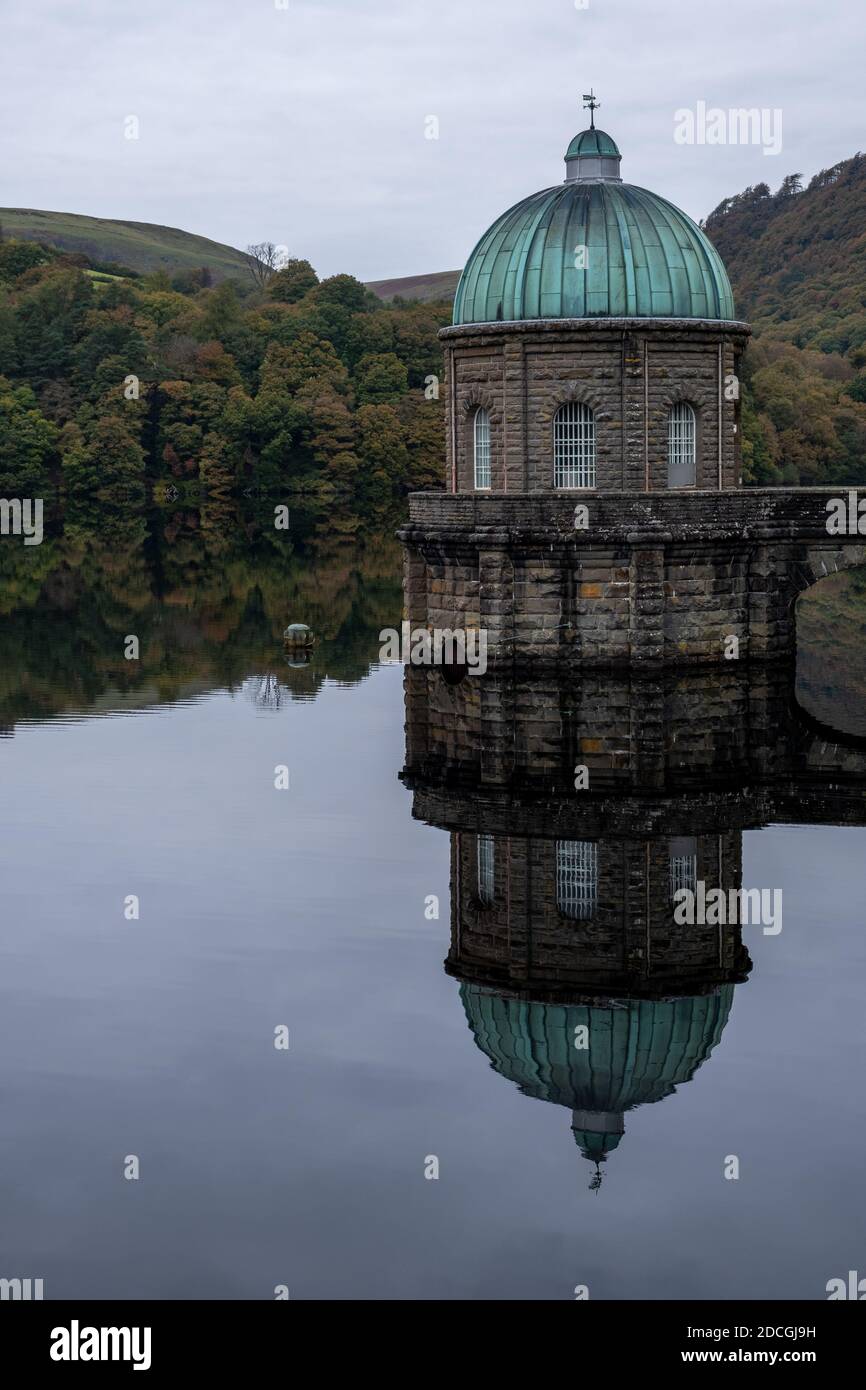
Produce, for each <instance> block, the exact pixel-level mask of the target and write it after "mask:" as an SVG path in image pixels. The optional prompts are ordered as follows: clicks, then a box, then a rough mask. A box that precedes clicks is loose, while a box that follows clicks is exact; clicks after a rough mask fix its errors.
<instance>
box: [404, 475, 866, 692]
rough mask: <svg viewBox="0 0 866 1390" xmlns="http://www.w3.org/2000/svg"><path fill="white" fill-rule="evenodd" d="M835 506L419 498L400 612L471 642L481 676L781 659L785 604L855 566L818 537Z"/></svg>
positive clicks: (773, 492) (796, 499)
mask: <svg viewBox="0 0 866 1390" xmlns="http://www.w3.org/2000/svg"><path fill="white" fill-rule="evenodd" d="M838 492H839V490H838V489H835V490H834V489H826V488H814V489H813V488H802V489H781V488H780V489H748V490H742V489H730V490H727V491H721V492H719V491H694V490H692V491H684V492H658V493H647V492H641V493H620V492H597V493H593V494H587V495H584V496H582V497H581V498H580V499H579V500H578V501H577V502H576V501H575V494H570V495H568V496H563V495H560V494H551V493H548V494H539V493H532V492H529V493H510V494H502V493H499V494H488V495H485V496H479V495H478V494H466V493H463V494H460V493H458V494H456V495H455V494H446V493H442V494H415V495H413V496H412V497H411V498H410V507H409V511H410V516H409V524H408V526H406V527H405V528H404V529H403V530H402V531H401V533H400V536H401V539H402V540H403V541H404V545H405V547H406V556H407V561H406V576H405V592H406V611H407V614H410V613H411V614H412V615H414V616H413V619H412V620H413V621H415V622H417V623H419V624H420V625H422V626H430V627H437V628H465V627H475V626H479V627H481V628H482V629H483V630H484V631H485V632H486V633H487V642H488V662H489V663H490V664H492V665H499V664H502V663H506V664H508V663H511V664H514V663H516V664H521V663H523V664H526V665H530V666H533V667H536V668H539V667H545V666H551V667H555V666H556V665H557V664H559V663H563V662H564V663H566V664H575V665H581V666H591V665H624V664H631V663H642V664H647V663H649V664H653V663H655V664H663V663H672V664H702V663H715V662H722V661H725V660H742V659H746V658H759V659H765V658H777V657H790V656H791V655H792V653H793V651H794V646H795V631H796V620H795V612H794V607H795V600H796V597H797V595H798V594H799V593H800V592H802V591H803V589H805V588H806V587H808V586H809V584H811V583H813V582H814V580H815V579H816V578H818V577H820V576H821V574H822V573H827V572H830V571H832V570H833V569H838V568H841V567H844V566H845V565H846V564H859V563H861V562H862V558H863V555H864V547H863V541H862V537H859V536H857V535H856V534H855V535H852V536H851V538H850V540H849V539H848V538H847V537H841V538H835V537H834V538H832V539H831V538H830V537H829V536H828V533H827V519H828V510H827V504H828V501H829V500H830V499H831V498H833V497H835V496H837V495H838ZM576 507H577V509H578V512H581V511H582V509H585V511H583V512H582V514H581V515H578V513H576V510H575V508H576ZM576 522H578V523H579V524H578V525H577V528H576Z"/></svg>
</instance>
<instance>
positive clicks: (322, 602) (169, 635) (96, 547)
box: [0, 501, 402, 722]
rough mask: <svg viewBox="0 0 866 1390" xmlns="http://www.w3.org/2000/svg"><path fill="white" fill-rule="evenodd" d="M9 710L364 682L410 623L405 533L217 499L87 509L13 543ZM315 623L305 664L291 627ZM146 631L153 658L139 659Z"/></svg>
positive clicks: (4, 582)
mask: <svg viewBox="0 0 866 1390" xmlns="http://www.w3.org/2000/svg"><path fill="white" fill-rule="evenodd" d="M0 595H2V600H0V720H2V722H14V721H15V720H16V719H20V718H23V717H28V716H29V717H45V716H49V715H52V714H56V713H60V712H62V711H64V710H68V709H77V710H86V709H87V708H88V706H91V705H92V704H93V703H94V702H96V701H97V700H99V701H101V702H104V701H105V700H106V699H107V700H108V702H109V704H110V703H111V702H112V701H113V700H117V701H119V702H123V701H124V700H126V699H133V698H135V697H136V696H138V697H139V698H140V699H142V700H145V701H147V702H151V701H155V702H161V701H170V700H173V699H177V698H179V697H181V696H184V695H189V694H191V693H193V692H198V691H201V690H202V689H207V688H211V687H215V686H219V687H226V688H229V689H237V688H239V687H240V686H241V685H242V683H243V682H244V681H245V680H247V679H248V678H249V677H251V676H252V677H254V684H253V686H252V698H253V699H254V700H255V702H256V703H257V704H260V705H261V706H262V707H267V708H279V705H280V703H281V702H282V700H283V699H285V698H286V696H287V695H288V694H289V692H291V696H292V697H295V698H298V697H300V698H304V697H307V698H309V697H311V696H314V695H315V694H316V692H317V691H318V690H319V688H320V687H321V685H322V683H323V681H324V680H325V679H327V678H332V679H338V680H345V681H357V680H360V679H363V677H364V676H365V675H366V674H367V671H368V669H369V663H370V660H371V658H372V657H373V656H374V654H375V652H376V650H377V649H378V641H377V638H378V632H379V630H380V629H381V628H382V627H386V626H394V625H396V624H397V623H398V622H399V617H400V610H401V602H402V598H401V591H400V557H399V547H398V544H397V542H396V541H395V540H394V539H393V535H392V532H391V530H390V526H389V530H388V532H387V533H386V534H382V535H377V534H370V533H369V530H366V531H365V530H364V529H363V528H362V529H361V530H360V531H359V532H358V533H356V534H354V535H353V534H340V533H338V534H337V535H334V534H333V533H332V532H328V533H325V534H322V533H321V531H320V530H319V527H318V519H317V518H315V517H312V518H311V517H304V516H302V515H301V514H300V513H298V514H297V515H296V514H295V512H294V511H293V513H292V529H291V530H290V531H289V532H285V531H277V530H276V528H275V527H274V525H273V508H272V507H271V506H265V505H263V504H262V505H258V504H257V505H256V506H255V507H253V508H251V509H249V510H246V511H245V510H243V509H242V508H241V507H239V505H238V504H236V503H225V502H219V501H215V502H211V503H206V504H204V505H203V506H202V507H201V508H200V509H199V508H192V507H188V506H187V507H180V508H179V509H177V510H175V511H171V512H163V513H159V512H157V513H153V514H151V515H148V516H145V515H144V514H143V513H135V512H113V513H104V512H102V511H100V512H99V513H97V514H90V515H85V516H82V515H77V516H76V517H75V518H74V520H70V521H68V522H67V524H66V526H65V527H64V528H63V530H62V534H61V535H60V536H59V537H57V538H56V539H54V540H46V541H45V542H44V543H43V544H42V545H41V546H34V547H26V548H25V547H24V546H16V547H14V548H13V547H11V546H3V547H0ZM292 621H301V622H306V623H308V624H309V625H310V627H312V628H313V630H314V632H315V634H316V637H317V646H316V650H315V653H314V658H313V661H312V662H311V663H310V665H308V666H306V667H302V668H297V669H295V668H293V667H290V666H289V665H288V664H287V663H286V661H285V656H284V652H283V643H282V634H283V632H284V630H285V628H286V626H287V625H288V623H289V622H292ZM130 634H135V635H136V636H137V637H138V638H139V642H140V660H139V661H128V660H126V659H125V656H124V640H125V638H126V637H127V636H128V635H130Z"/></svg>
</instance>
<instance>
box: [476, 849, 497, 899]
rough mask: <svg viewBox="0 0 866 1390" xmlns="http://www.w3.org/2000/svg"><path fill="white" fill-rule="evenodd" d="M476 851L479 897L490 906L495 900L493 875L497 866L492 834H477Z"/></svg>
mask: <svg viewBox="0 0 866 1390" xmlns="http://www.w3.org/2000/svg"><path fill="white" fill-rule="evenodd" d="M475 853H476V857H477V860H478V897H479V898H480V899H481V901H482V902H483V903H484V906H485V907H489V906H490V904H491V903H492V902H493V898H494V896H495V894H494V884H493V876H494V870H495V868H496V847H495V844H494V841H493V836H492V835H476V837H475Z"/></svg>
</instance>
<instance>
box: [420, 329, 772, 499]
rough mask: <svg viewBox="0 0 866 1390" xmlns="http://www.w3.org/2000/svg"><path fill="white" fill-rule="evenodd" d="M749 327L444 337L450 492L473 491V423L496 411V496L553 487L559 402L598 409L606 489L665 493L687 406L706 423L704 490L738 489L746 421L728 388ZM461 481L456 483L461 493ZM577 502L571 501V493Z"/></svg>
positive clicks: (700, 475) (701, 447)
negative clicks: (673, 419)
mask: <svg viewBox="0 0 866 1390" xmlns="http://www.w3.org/2000/svg"><path fill="white" fill-rule="evenodd" d="M747 334H748V329H747V327H746V325H744V324H719V323H714V322H712V321H709V320H707V321H703V320H674V321H671V320H646V319H617V320H596V319H588V320H576V321H570V320H551V321H543V322H539V323H527V324H519V325H502V324H476V325H470V326H467V327H461V328H447V329H444V330H443V331H442V334H441V335H440V336H441V337H442V339H443V345H444V349H445V357H446V373H447V376H446V379H447V380H448V382H449V393H448V403H447V468H446V486H447V487H448V488H449V490H451V491H457V492H472V491H473V490H474V485H475V483H474V462H473V460H474V445H473V441H474V419H475V413H476V411H477V410H478V408H479V406H484V407H485V408H486V409H487V410H488V412H489V414H490V435H491V475H492V476H491V491H492V492H493V493H497V492H536V491H544V490H549V489H551V488H552V487H553V421H554V416H555V414H556V412H557V410H558V409H559V407H560V406H561V405H564V404H566V403H568V402H570V401H582V402H584V403H585V404H587V405H588V406H590V407H591V409H592V410H593V412H594V417H595V438H596V464H597V486H598V488H599V489H602V490H604V489H619V490H622V491H627V492H634V491H638V490H644V489H649V490H662V489H664V488H666V487H667V453H668V440H667V432H668V415H669V412H670V409H671V406H672V405H673V404H674V403H676V402H678V401H687V402H688V403H689V404H690V405H691V406H692V408H693V409H694V411H695V415H696V423H697V459H696V486H697V487H698V488H715V487H718V486H719V484H720V475H721V486H722V487H725V488H735V487H738V486H739V484H740V481H741V480H740V471H741V465H740V447H739V418H740V416H739V412H740V406H739V401H738V400H737V399H727V398H726V395H725V382H726V379H729V378H730V377H731V376H732V375H734V374H736V373H737V371H738V367H739V359H740V355H741V353H742V350H743V347H744V344H745V341H746V338H747ZM455 484H456V485H455ZM571 495H573V494H571Z"/></svg>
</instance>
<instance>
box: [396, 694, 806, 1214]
mask: <svg viewBox="0 0 866 1390" xmlns="http://www.w3.org/2000/svg"><path fill="white" fill-rule="evenodd" d="M781 700H782V695H781V693H780V691H779V689H778V688H777V686H776V684H774V681H773V679H772V678H768V679H767V681H766V682H765V684H764V685H763V686H761V684H760V682H756V683H755V684H753V686H752V687H749V686H748V685H747V684H744V682H743V680H742V678H741V677H740V676H739V675H737V676H734V677H732V678H730V679H727V678H720V677H718V676H710V677H698V676H695V677H693V678H689V679H687V680H683V679H682V678H679V677H678V678H675V679H672V680H670V681H668V680H666V679H662V680H661V681H653V682H649V683H638V682H634V681H629V680H628V679H627V678H617V677H609V678H606V679H605V680H604V681H601V680H597V679H593V680H591V681H586V682H583V683H580V684H575V683H568V682H567V681H566V682H557V681H551V680H545V681H539V682H526V681H522V680H520V679H519V678H517V679H512V678H508V677H504V676H503V677H494V676H491V675H490V674H489V673H488V675H487V676H486V677H485V678H484V679H483V680H480V679H479V680H477V681H473V679H472V678H471V677H467V679H465V680H464V681H463V682H462V683H460V684H458V685H456V686H452V685H448V684H446V683H445V682H444V681H443V680H442V679H441V677H440V676H439V675H438V674H437V673H435V672H430V671H426V672H425V671H419V670H417V669H416V670H411V669H410V670H409V671H407V675H406V702H407V767H406V769H405V771H404V774H403V776H404V780H405V781H406V782H407V784H408V785H409V786H411V787H412V789H413V791H414V813H415V814H416V815H417V816H419V817H420V818H422V819H424V820H426V821H428V822H430V823H432V824H435V825H438V826H440V827H441V828H443V829H447V830H448V831H449V832H450V835H451V945H450V949H449V952H448V958H447V961H446V970H447V971H448V973H449V974H451V975H453V976H455V977H456V978H457V979H458V980H459V981H460V992H461V999H462V1002H463V1006H464V1009H465V1012H466V1017H467V1021H468V1023H469V1026H470V1028H471V1030H472V1033H473V1036H474V1038H475V1041H476V1044H477V1046H478V1047H479V1048H480V1050H481V1051H482V1052H483V1053H484V1054H485V1055H486V1056H487V1057H488V1058H489V1060H490V1064H491V1066H492V1067H493V1069H494V1070H495V1071H497V1072H499V1073H500V1075H502V1076H504V1077H506V1078H508V1079H509V1080H510V1081H512V1082H514V1084H515V1085H516V1086H518V1088H519V1089H520V1090H521V1091H522V1092H523V1094H524V1095H527V1096H531V1097H533V1098H535V1099H539V1100H546V1101H549V1102H552V1103H553V1104H558V1105H562V1106H564V1107H566V1108H567V1109H568V1110H570V1112H571V1121H572V1130H573V1132H574V1136H575V1140H576V1142H577V1144H578V1147H579V1149H580V1151H581V1152H582V1153H583V1155H584V1156H585V1157H586V1158H587V1159H588V1160H590V1161H591V1162H592V1163H594V1164H595V1165H596V1176H595V1177H594V1179H593V1182H592V1184H591V1185H592V1186H593V1187H596V1188H597V1186H598V1183H599V1181H600V1173H601V1167H600V1165H602V1164H603V1163H604V1162H605V1160H606V1159H607V1156H608V1154H610V1153H611V1152H612V1151H613V1150H614V1149H616V1148H617V1146H618V1145H619V1143H620V1142H621V1139H622V1136H623V1133H624V1130H625V1115H626V1113H627V1112H628V1111H631V1110H633V1109H634V1108H635V1107H637V1106H639V1105H645V1104H649V1103H652V1102H654V1101H659V1100H663V1099H665V1098H666V1097H669V1096H670V1095H671V1094H672V1093H673V1092H674V1091H675V1089H676V1087H677V1086H679V1085H681V1084H683V1083H684V1082H686V1081H690V1080H691V1079H692V1077H693V1076H694V1075H695V1073H696V1071H697V1070H698V1068H699V1067H700V1066H701V1064H702V1063H703V1062H704V1061H705V1060H706V1059H707V1057H708V1056H709V1055H710V1053H711V1052H712V1050H713V1048H714V1047H715V1046H716V1044H717V1043H718V1041H719V1039H720V1037H721V1034H722V1031H723V1029H724V1027H725V1024H726V1022H727V1019H728V1016H729V1013H730V1009H731V1005H732V1001H733V993H734V986H735V984H736V983H738V982H739V981H742V980H745V979H746V977H747V975H748V972H749V970H750V968H751V963H750V961H749V957H748V953H747V951H746V949H745V948H744V946H743V944H742V939H741V932H740V927H739V924H738V921H737V918H736V915H734V917H733V919H729V920H728V921H727V922H722V923H721V924H717V923H712V924H707V923H698V924H695V925H687V924H685V923H680V922H678V921H677V920H676V916H675V898H674V895H675V894H676V893H677V892H678V890H680V889H683V888H686V889H691V890H694V889H695V887H696V885H697V883H698V882H702V883H703V884H704V885H705V887H706V890H707V891H708V892H709V890H710V889H712V888H722V889H723V890H725V891H726V892H728V891H729V890H732V889H734V890H735V889H737V888H739V886H740V881H741V840H742V829H743V828H744V827H745V826H746V825H754V824H760V823H761V821H762V819H763V818H764V803H763V799H762V793H761V791H760V790H758V791H755V792H752V793H751V794H750V795H746V794H744V792H745V789H747V788H750V784H751V783H752V782H753V779H754V778H755V774H756V771H761V772H764V771H766V769H767V768H768V767H769V768H770V770H771V771H772V770H773V767H774V760H775V759H776V757H777V752H778V750H777V749H774V747H773V746H771V741H770V738H769V731H771V730H774V729H775V730H776V731H778V729H779V727H780V724H781V720H780V718H779V705H780V701H781ZM579 768H583V769H586V770H588V778H587V779H582V778H580V777H578V778H576V776H575V773H576V771H577V770H578V769H579ZM758 780H760V778H759V779H758Z"/></svg>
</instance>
